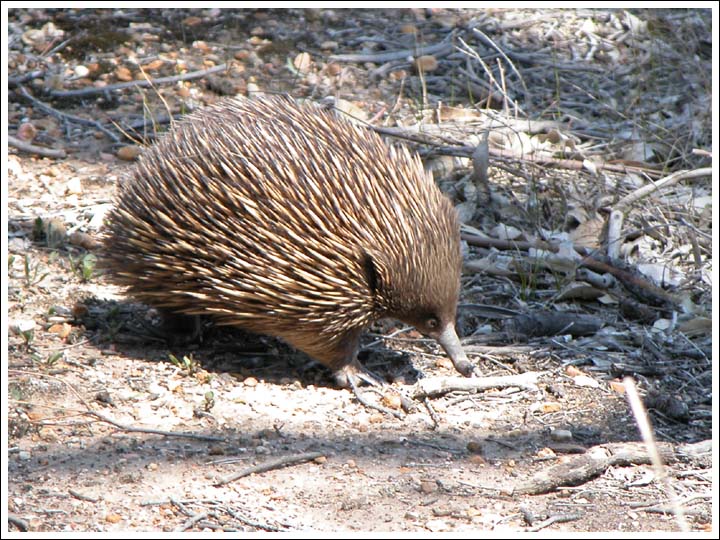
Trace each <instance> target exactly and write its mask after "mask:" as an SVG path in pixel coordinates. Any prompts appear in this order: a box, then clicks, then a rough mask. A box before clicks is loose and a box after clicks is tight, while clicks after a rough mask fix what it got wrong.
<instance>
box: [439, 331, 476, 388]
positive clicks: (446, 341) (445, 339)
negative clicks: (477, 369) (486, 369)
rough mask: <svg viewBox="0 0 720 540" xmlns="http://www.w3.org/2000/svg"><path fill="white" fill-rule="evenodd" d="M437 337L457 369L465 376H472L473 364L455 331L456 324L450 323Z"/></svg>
mask: <svg viewBox="0 0 720 540" xmlns="http://www.w3.org/2000/svg"><path fill="white" fill-rule="evenodd" d="M435 339H436V340H437V342H438V343H439V344H440V346H441V347H442V348H443V349H445V352H446V353H447V355H448V356H449V357H450V360H452V363H453V365H454V366H455V369H456V370H458V371H459V372H460V373H461V374H462V375H464V376H465V377H470V376H471V375H472V374H473V365H472V364H471V363H470V362H469V361H468V359H467V356H466V355H465V351H464V350H463V348H462V345H460V340H459V339H458V336H457V334H456V333H455V325H454V324H453V323H450V324H448V325H447V326H446V327H445V329H444V330H443V331H442V332H441V333H440V335H439V336H438V337H437V338H435Z"/></svg>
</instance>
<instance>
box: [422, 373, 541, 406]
mask: <svg viewBox="0 0 720 540" xmlns="http://www.w3.org/2000/svg"><path fill="white" fill-rule="evenodd" d="M539 376H540V373H538V372H536V371H528V372H526V373H521V374H519V375H504V376H498V377H469V378H465V377H433V378H429V379H421V380H420V381H418V382H417V383H416V384H415V385H414V387H413V390H412V394H413V397H414V398H415V399H423V398H426V397H437V396H441V395H443V394H447V393H448V392H477V391H479V390H488V389H490V388H507V387H508V386H517V387H519V388H523V389H526V390H537V380H538V377H539Z"/></svg>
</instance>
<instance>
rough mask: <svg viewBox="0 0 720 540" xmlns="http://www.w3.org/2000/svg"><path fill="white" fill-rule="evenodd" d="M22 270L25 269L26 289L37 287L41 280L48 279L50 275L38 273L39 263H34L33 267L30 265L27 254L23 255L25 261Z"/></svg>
mask: <svg viewBox="0 0 720 540" xmlns="http://www.w3.org/2000/svg"><path fill="white" fill-rule="evenodd" d="M24 268H25V285H27V286H28V287H32V286H33V285H37V284H38V283H40V282H41V281H42V280H43V279H45V278H46V277H48V275H49V274H50V272H45V273H44V274H41V273H40V263H35V264H34V265H33V264H31V261H30V255H28V254H27V253H26V254H25V259H24Z"/></svg>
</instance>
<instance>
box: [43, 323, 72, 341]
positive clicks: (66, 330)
mask: <svg viewBox="0 0 720 540" xmlns="http://www.w3.org/2000/svg"><path fill="white" fill-rule="evenodd" d="M71 331H72V326H70V325H69V324H68V323H58V324H53V325H52V326H51V327H50V328H49V330H48V332H50V333H51V334H57V335H58V336H60V337H61V338H62V339H65V338H66V337H68V336H69V335H70V332H71Z"/></svg>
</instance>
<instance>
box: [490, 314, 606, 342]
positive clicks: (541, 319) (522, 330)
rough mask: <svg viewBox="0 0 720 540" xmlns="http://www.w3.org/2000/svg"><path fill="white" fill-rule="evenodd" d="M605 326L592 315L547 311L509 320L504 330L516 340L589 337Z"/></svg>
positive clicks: (505, 322) (506, 321)
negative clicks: (565, 335) (546, 337)
mask: <svg viewBox="0 0 720 540" xmlns="http://www.w3.org/2000/svg"><path fill="white" fill-rule="evenodd" d="M603 324H604V321H603V320H602V319H600V318H599V317H594V316H592V315H581V314H578V313H563V312H553V311H547V310H545V311H538V312H535V313H526V314H523V315H518V316H516V317H513V318H512V319H507V320H505V321H504V322H503V329H504V330H505V331H506V332H508V333H509V334H510V335H511V336H512V337H515V338H519V337H524V338H529V337H538V336H555V335H558V334H570V335H572V336H589V335H593V334H595V333H596V332H597V331H598V330H600V329H601V328H602V327H603Z"/></svg>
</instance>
